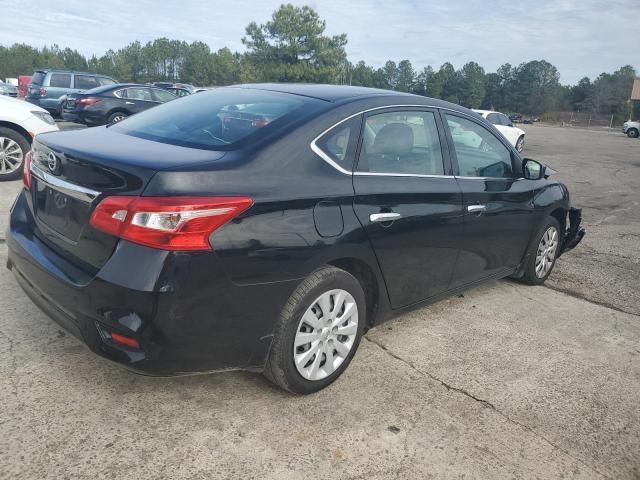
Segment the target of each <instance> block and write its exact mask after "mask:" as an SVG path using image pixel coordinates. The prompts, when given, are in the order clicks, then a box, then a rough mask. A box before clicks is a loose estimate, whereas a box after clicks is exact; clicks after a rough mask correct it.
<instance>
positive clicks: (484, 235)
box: [443, 111, 535, 288]
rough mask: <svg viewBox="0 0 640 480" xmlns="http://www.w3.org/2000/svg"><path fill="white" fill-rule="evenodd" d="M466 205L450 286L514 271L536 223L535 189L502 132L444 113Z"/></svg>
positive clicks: (457, 175) (460, 116) (478, 122)
mask: <svg viewBox="0 0 640 480" xmlns="http://www.w3.org/2000/svg"><path fill="white" fill-rule="evenodd" d="M443 118H444V122H443V123H444V124H445V126H446V130H447V137H448V141H449V146H450V151H451V154H452V155H451V158H452V162H453V166H454V169H455V172H456V179H457V181H458V185H459V186H460V188H461V190H462V200H463V203H464V234H463V237H464V238H463V241H462V246H461V249H460V256H459V259H458V263H457V267H456V272H455V274H454V277H453V280H452V284H451V287H452V288H455V287H458V286H461V285H465V284H468V283H472V282H475V281H478V280H481V279H483V278H487V277H491V276H501V275H504V274H506V273H510V271H512V270H513V269H514V268H515V267H516V266H517V265H518V264H519V262H520V261H521V259H522V257H523V255H524V252H525V250H526V248H527V245H528V242H529V238H530V236H531V233H532V228H533V225H534V223H535V222H533V221H532V216H533V215H534V212H533V208H532V199H533V194H534V192H533V190H532V189H531V185H530V182H528V181H526V180H524V179H523V178H522V163H521V160H520V157H519V156H518V155H517V154H516V152H515V151H514V150H513V149H512V148H511V147H510V146H509V145H508V143H507V141H506V139H504V138H503V137H502V136H501V135H500V134H499V133H494V132H492V131H490V130H489V128H487V127H485V126H484V125H482V124H481V122H480V121H478V120H476V119H475V118H473V117H471V116H466V115H464V114H460V113H454V112H449V111H446V112H445V111H443Z"/></svg>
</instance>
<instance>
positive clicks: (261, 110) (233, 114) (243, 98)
mask: <svg viewBox="0 0 640 480" xmlns="http://www.w3.org/2000/svg"><path fill="white" fill-rule="evenodd" d="M131 90H132V89H131V88H130V89H129V91H128V97H129V98H131V95H130V93H131ZM319 102H320V101H319V100H315V99H312V98H309V97H302V96H299V95H291V94H288V93H281V92H272V91H267V90H257V89H251V88H234V87H226V88H216V89H215V90H210V91H208V92H203V93H201V94H199V95H189V96H187V97H184V98H183V99H181V100H180V101H179V102H167V103H165V104H163V105H159V106H158V107H156V108H153V109H149V110H146V111H144V112H141V113H138V114H136V115H133V116H131V117H129V118H127V119H126V120H123V121H122V122H118V124H117V125H114V126H113V127H110V128H113V129H114V130H115V131H118V132H121V133H124V134H127V135H131V136H134V137H139V138H145V139H147V140H153V141H156V142H162V143H169V144H172V145H180V146H185V147H191V148H203V149H210V150H231V149H234V148H237V146H238V144H239V143H240V142H244V143H246V142H248V141H249V139H250V138H257V137H259V136H261V135H260V134H261V133H262V132H267V131H273V130H274V129H277V128H278V125H281V124H282V122H280V120H281V119H282V121H283V122H284V121H285V117H289V118H293V117H291V116H292V115H294V112H295V111H297V110H300V109H301V107H303V106H307V105H312V104H317V103H319ZM265 134H266V133H265Z"/></svg>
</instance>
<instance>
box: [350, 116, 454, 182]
mask: <svg viewBox="0 0 640 480" xmlns="http://www.w3.org/2000/svg"><path fill="white" fill-rule="evenodd" d="M358 171H360V172H371V173H391V174H393V173H400V174H412V175H444V164H443V161H442V149H441V145H440V137H439V135H438V127H437V126H436V119H435V115H434V114H433V112H420V111H398V112H392V113H381V114H378V115H371V116H369V117H367V119H366V121H365V125H364V132H363V142H362V148H361V149H360V157H359V159H358Z"/></svg>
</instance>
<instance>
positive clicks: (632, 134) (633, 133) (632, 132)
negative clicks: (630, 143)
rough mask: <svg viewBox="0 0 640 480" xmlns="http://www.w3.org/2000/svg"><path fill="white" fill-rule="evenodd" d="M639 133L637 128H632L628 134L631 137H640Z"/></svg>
mask: <svg viewBox="0 0 640 480" xmlns="http://www.w3.org/2000/svg"><path fill="white" fill-rule="evenodd" d="M639 134H640V132H638V129H637V128H630V129H629V130H627V136H628V137H629V138H638V135H639Z"/></svg>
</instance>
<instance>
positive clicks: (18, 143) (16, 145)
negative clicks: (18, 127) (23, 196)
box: [0, 128, 31, 181]
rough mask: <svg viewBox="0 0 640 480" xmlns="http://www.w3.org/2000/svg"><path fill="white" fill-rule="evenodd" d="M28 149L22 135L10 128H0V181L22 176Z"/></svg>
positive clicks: (26, 141)
mask: <svg viewBox="0 0 640 480" xmlns="http://www.w3.org/2000/svg"><path fill="white" fill-rule="evenodd" d="M30 148H31V145H30V144H29V140H27V138H26V137H25V136H24V135H22V134H21V133H19V132H17V131H15V130H12V129H10V128H0V181H3V180H16V179H18V178H20V177H21V176H22V170H23V168H24V158H25V157H26V155H27V152H28V151H29V149H30Z"/></svg>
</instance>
